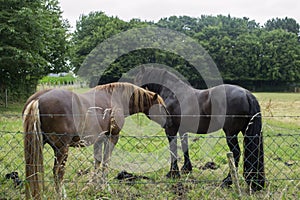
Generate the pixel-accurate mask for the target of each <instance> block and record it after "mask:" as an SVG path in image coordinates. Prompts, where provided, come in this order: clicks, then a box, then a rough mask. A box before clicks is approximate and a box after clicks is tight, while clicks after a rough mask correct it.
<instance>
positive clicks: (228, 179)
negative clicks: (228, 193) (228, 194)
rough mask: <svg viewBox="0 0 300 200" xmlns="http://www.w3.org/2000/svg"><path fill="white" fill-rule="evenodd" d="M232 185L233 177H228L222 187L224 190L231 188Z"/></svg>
mask: <svg viewBox="0 0 300 200" xmlns="http://www.w3.org/2000/svg"><path fill="white" fill-rule="evenodd" d="M231 185H232V180H231V177H226V178H225V179H224V180H223V182H222V184H221V187H222V188H229V187H230V186H231Z"/></svg>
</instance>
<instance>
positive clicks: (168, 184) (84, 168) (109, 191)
mask: <svg viewBox="0 0 300 200" xmlns="http://www.w3.org/2000/svg"><path fill="white" fill-rule="evenodd" d="M11 117H12V116H11ZM16 123H19V122H16ZM146 126H149V127H150V128H152V129H151V130H152V131H154V132H155V135H153V134H148V135H145V134H142V133H141V132H143V130H137V129H136V128H132V126H130V125H129V126H127V127H126V126H125V127H124V130H123V131H122V132H121V133H120V139H119V142H118V144H117V145H116V146H115V149H114V151H113V154H112V158H111V160H110V163H109V170H108V175H107V183H108V184H100V183H95V182H94V181H93V180H94V177H95V171H94V156H93V147H92V146H90V147H79V148H70V152H69V156H68V161H67V164H66V172H65V177H64V187H65V191H66V195H67V199H145V198H147V199H154V198H155V199H166V198H170V199H199V198H202V199H223V198H225V197H226V198H237V197H238V196H237V194H236V193H235V192H234V190H233V189H230V188H229V189H224V188H221V187H220V185H221V183H222V180H223V179H224V178H225V177H226V175H227V174H228V172H229V168H228V163H227V158H226V153H227V152H228V151H229V148H228V146H227V144H226V137H225V135H224V133H223V132H222V131H219V132H216V133H213V134H208V135H196V134H189V136H188V137H189V149H190V157H191V161H192V164H193V172H192V173H189V174H181V177H180V178H177V179H168V178H166V176H165V175H166V174H167V173H168V171H169V168H170V151H169V146H168V145H169V144H168V140H167V138H166V137H165V136H164V130H163V129H159V128H157V127H156V128H155V125H153V124H150V125H149V124H147V125H146ZM153 126H154V129H155V130H154V129H153ZM9 129H14V127H9V126H3V127H1V130H0V162H1V165H0V183H1V189H0V199H24V198H25V187H24V185H25V184H26V182H25V161H24V149H23V148H24V147H23V137H24V134H25V133H23V132H21V131H9ZM141 129H142V128H141ZM134 131H135V133H134V134H130V133H133V132H134ZM263 132H264V156H265V174H266V178H267V183H266V188H265V189H264V190H262V191H260V192H256V193H254V194H252V195H254V196H255V197H257V198H268V199H281V198H287V199H298V198H299V197H300V192H299V191H300V190H299V189H300V176H299V174H300V166H299V164H300V163H299V161H300V153H299V152H300V151H299V150H300V133H299V128H297V127H296V128H283V127H281V126H276V125H274V124H268V123H267V122H265V123H264V128H263ZM179 140H180V139H179ZM238 140H239V143H240V144H241V149H242V152H243V145H242V144H243V136H242V135H240V136H239V138H238ZM180 149H181V146H180V142H179V141H178V150H179V151H178V153H179V154H178V161H179V167H181V166H182V165H183V154H182V151H181V150H180ZM242 160H243V155H242V157H241V161H240V164H239V171H238V172H239V176H238V179H239V182H240V184H241V188H242V194H243V195H244V196H246V197H247V196H248V195H250V194H249V190H248V186H247V184H246V183H245V180H244V177H243V174H242V173H243V162H242ZM53 163H54V155H53V150H52V148H51V147H50V146H49V145H45V147H44V167H45V174H44V176H45V179H44V183H45V193H44V196H45V198H46V199H51V198H52V197H53V196H54V194H55V188H54V180H53V174H52V173H53V172H52V168H53Z"/></svg>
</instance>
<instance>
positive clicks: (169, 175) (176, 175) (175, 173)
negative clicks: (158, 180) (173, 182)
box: [166, 171, 180, 178]
mask: <svg viewBox="0 0 300 200" xmlns="http://www.w3.org/2000/svg"><path fill="white" fill-rule="evenodd" d="M166 177H167V178H180V173H179V171H169V172H168V173H167V175H166Z"/></svg>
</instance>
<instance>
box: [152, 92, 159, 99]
mask: <svg viewBox="0 0 300 200" xmlns="http://www.w3.org/2000/svg"><path fill="white" fill-rule="evenodd" d="M157 98H158V94H156V93H155V95H154V96H153V100H154V101H155V100H156V99H157Z"/></svg>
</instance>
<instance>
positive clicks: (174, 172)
mask: <svg viewBox="0 0 300 200" xmlns="http://www.w3.org/2000/svg"><path fill="white" fill-rule="evenodd" d="M167 137H168V140H169V145H170V153H171V168H170V171H169V172H168V174H167V177H168V178H178V177H180V173H179V168H178V163H177V136H176V135H175V136H170V135H168V134H167Z"/></svg>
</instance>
